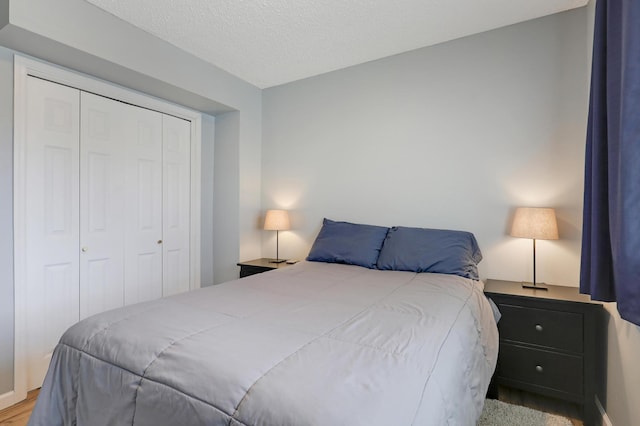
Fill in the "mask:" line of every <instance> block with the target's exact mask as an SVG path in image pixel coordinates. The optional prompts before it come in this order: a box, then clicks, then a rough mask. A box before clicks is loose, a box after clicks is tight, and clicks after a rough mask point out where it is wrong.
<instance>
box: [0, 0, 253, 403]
mask: <svg viewBox="0 0 640 426" xmlns="http://www.w3.org/2000/svg"><path fill="white" fill-rule="evenodd" d="M105 35H108V36H105ZM0 46H4V47H7V48H10V49H13V50H15V51H17V52H19V53H21V54H28V55H32V56H34V57H37V58H39V59H44V60H47V61H49V62H52V63H54V64H58V65H61V66H65V67H68V68H71V69H74V70H77V71H80V72H84V73H87V74H90V75H93V76H96V77H99V78H102V79H104V80H107V81H111V82H115V83H118V84H120V85H122V86H125V87H129V88H132V89H135V90H139V91H141V92H145V93H148V94H151V95H154V96H157V97H160V98H164V99H167V100H170V101H173V102H175V103H178V104H181V105H185V106H187V107H190V108H193V109H196V110H199V111H202V112H205V113H207V114H209V115H218V114H223V117H230V116H232V115H235V117H236V118H235V119H234V120H235V123H236V127H237V128H236V131H234V132H222V133H220V135H218V131H217V130H216V129H215V126H214V125H213V122H212V121H210V118H206V117H205V120H204V122H203V171H204V173H203V188H202V191H203V206H202V207H203V218H202V222H203V235H202V241H203V244H204V245H205V247H204V248H205V249H204V250H203V256H204V257H203V258H202V262H203V264H202V274H203V284H204V285H208V284H212V283H215V282H221V281H223V280H226V279H230V278H234V277H237V268H236V266H235V264H236V262H238V261H239V260H240V259H250V258H256V257H260V254H261V234H260V232H259V230H258V229H257V228H256V225H255V218H256V217H258V216H259V214H260V166H261V165H260V155H261V128H262V122H261V120H262V116H261V96H262V93H261V90H260V89H258V88H257V87H255V86H252V85H251V84H249V83H247V82H245V81H243V80H240V79H238V78H236V77H234V76H232V75H230V74H228V73H226V72H225V71H223V70H221V69H219V68H217V67H215V66H213V65H211V64H209V63H207V62H204V61H202V60H200V59H198V58H196V57H194V56H192V55H189V54H187V53H185V52H183V51H181V50H179V49H178V48H176V47H175V46H172V45H171V44H169V43H166V42H163V41H161V40H159V39H157V38H155V37H153V36H152V35H150V34H148V33H146V32H144V31H142V30H139V29H137V28H135V27H133V26H131V25H129V24H127V23H125V22H123V21H121V20H119V19H117V18H115V17H114V16H112V15H110V14H108V13H106V12H104V11H102V10H101V9H99V8H96V7H95V6H93V5H91V4H89V3H87V2H85V1H83V0H56V1H55V2H52V1H50V0H0ZM11 55H12V53H11V52H10V51H8V50H6V49H2V50H1V51H0V155H1V157H0V199H1V200H3V201H2V203H0V235H1V236H2V237H3V238H0V277H2V278H1V279H0V394H2V393H4V392H7V391H10V390H12V389H13V373H12V372H13V348H12V346H13V328H14V327H13V260H12V253H13V239H12V229H13V221H12V217H11V214H12V211H13V204H12V175H13V171H12V153H11V150H12V132H13V118H12V116H13V113H12V112H13V61H12V57H11ZM221 121H222V125H223V129H224V123H225V119H222V120H221ZM216 124H217V123H216ZM214 135H215V138H216V139H215V144H218V143H220V144H222V146H224V147H231V149H221V153H222V154H218V152H217V151H218V149H217V147H216V146H215V145H214V144H213V139H212V137H214ZM225 138H229V139H225ZM227 153H229V154H230V157H228V158H225V157H224V155H226V154H227ZM214 157H215V161H216V162H219V163H220V164H225V166H226V168H225V170H226V172H228V173H229V176H226V175H224V174H220V173H216V175H215V178H216V179H219V180H220V181H221V182H225V183H226V186H225V187H224V191H219V193H216V192H215V191H214V188H213V178H214V176H213V172H212V170H213V166H214V164H213V162H214ZM214 206H215V214H216V226H217V227H218V229H220V230H223V232H220V234H219V235H215V234H214V233H215V229H214V225H213V216H214ZM205 233H207V234H205ZM207 242H209V243H210V244H212V245H213V247H211V246H210V247H209V248H207V247H206V244H207ZM216 252H217V253H224V254H225V255H224V257H223V258H222V259H220V260H218V259H216V261H215V263H214V262H213V256H214V254H215V253H216ZM221 262H224V264H223V263H221ZM218 267H219V268H220V271H221V272H220V273H219V272H218ZM214 270H215V276H214V274H213V272H214ZM5 305H6V306H5Z"/></svg>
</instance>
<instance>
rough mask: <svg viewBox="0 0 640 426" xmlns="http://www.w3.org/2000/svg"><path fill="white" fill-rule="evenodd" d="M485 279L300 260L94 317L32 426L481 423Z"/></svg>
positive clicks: (71, 341) (488, 314)
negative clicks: (274, 268) (478, 421)
mask: <svg viewBox="0 0 640 426" xmlns="http://www.w3.org/2000/svg"><path fill="white" fill-rule="evenodd" d="M482 290H483V284H482V282H481V281H474V280H471V279H467V278H462V277H459V276H454V275H444V274H431V273H418V274H416V273H412V272H401V271H379V270H373V269H367V268H362V267H358V266H349V265H340V264H328V263H319V262H306V261H305V262H300V263H298V264H296V265H293V266H291V267H287V268H283V269H279V270H274V271H271V272H266V273H263V274H258V275H253V276H250V277H247V278H243V279H241V280H236V281H231V282H228V283H225V284H220V285H217V286H211V287H206V288H202V289H199V290H196V291H193V292H189V293H185V294H180V295H177V296H172V297H168V298H164V299H160V300H156V301H153V302H148V303H142V304H137V305H132V306H128V307H124V308H120V309H117V310H113V311H109V312H106V313H103V314H99V315H96V316H93V317H90V318H87V319H85V320H83V321H81V322H79V323H78V324H76V325H74V326H73V327H71V328H70V329H69V330H68V331H67V332H66V333H65V334H64V335H63V337H62V338H61V340H60V343H59V344H58V345H57V347H56V349H55V351H54V354H53V357H52V360H51V364H50V367H49V370H48V373H47V376H46V379H45V382H44V385H43V387H42V390H41V392H40V395H39V397H38V401H37V404H36V407H35V409H34V411H33V414H32V416H31V419H30V421H29V424H30V425H47V426H50V425H70V424H78V425H115V424H117V425H125V424H132V425H178V424H184V425H187V424H188V425H205V424H206V425H448V424H450V425H475V424H476V422H477V419H478V418H479V416H480V413H481V411H482V406H483V403H484V397H485V393H486V390H487V388H488V385H489V381H490V378H491V375H492V373H493V370H494V368H495V363H496V358H497V351H498V333H497V327H496V324H495V320H494V317H493V314H492V310H491V307H490V305H489V303H488V302H487V299H486V298H485V296H484V294H483V292H482Z"/></svg>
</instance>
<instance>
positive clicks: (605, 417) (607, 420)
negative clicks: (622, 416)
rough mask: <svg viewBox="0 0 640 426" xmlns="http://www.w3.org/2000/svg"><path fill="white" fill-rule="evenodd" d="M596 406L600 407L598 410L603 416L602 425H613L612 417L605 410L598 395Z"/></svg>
mask: <svg viewBox="0 0 640 426" xmlns="http://www.w3.org/2000/svg"><path fill="white" fill-rule="evenodd" d="M596 407H598V411H600V416H601V417H602V426H613V423H611V419H610V418H609V416H608V415H607V413H606V412H605V411H604V408H603V407H602V404H601V403H600V399H598V397H597V396H596Z"/></svg>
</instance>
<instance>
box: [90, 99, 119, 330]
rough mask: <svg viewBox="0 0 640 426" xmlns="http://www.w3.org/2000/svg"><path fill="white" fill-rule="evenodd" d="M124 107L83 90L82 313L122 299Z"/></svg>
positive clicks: (94, 310) (94, 312) (110, 305)
mask: <svg viewBox="0 0 640 426" xmlns="http://www.w3.org/2000/svg"><path fill="white" fill-rule="evenodd" d="M123 106H124V104H122V103H120V102H117V101H113V100H111V99H107V98H104V97H101V96H96V95H93V94H91V93H87V92H82V94H81V115H80V116H81V126H80V129H81V131H80V133H81V135H80V244H81V255H80V318H86V317H88V316H90V315H93V314H96V313H98V312H103V311H106V310H108V309H113V308H117V307H119V306H122V305H123V304H124V232H125V220H126V216H125V201H126V200H125V198H124V196H123V194H124V190H125V188H126V181H125V173H124V167H125V155H126V153H125V129H124V126H123V125H122V121H123V117H124V110H123Z"/></svg>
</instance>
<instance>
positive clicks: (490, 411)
mask: <svg viewBox="0 0 640 426" xmlns="http://www.w3.org/2000/svg"><path fill="white" fill-rule="evenodd" d="M515 425H517V426H571V420H569V419H567V418H566V417H562V416H557V415H555V414H549V413H543V412H542V411H537V410H532V409H531V408H527V407H521V406H519V405H512V404H507V403H506V402H502V401H498V400H496V399H487V400H485V403H484V409H483V410H482V415H481V416H480V421H479V422H478V426H515Z"/></svg>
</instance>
